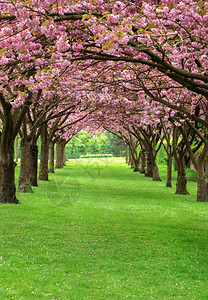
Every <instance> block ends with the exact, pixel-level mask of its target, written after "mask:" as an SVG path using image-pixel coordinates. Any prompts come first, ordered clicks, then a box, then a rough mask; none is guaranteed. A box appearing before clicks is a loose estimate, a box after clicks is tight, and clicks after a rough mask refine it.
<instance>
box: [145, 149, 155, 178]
mask: <svg viewBox="0 0 208 300" xmlns="http://www.w3.org/2000/svg"><path fill="white" fill-rule="evenodd" d="M148 148H149V147H147V148H146V173H145V177H153V168H152V155H151V150H150V149H148Z"/></svg>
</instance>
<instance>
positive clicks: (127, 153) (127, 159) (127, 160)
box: [125, 144, 129, 164]
mask: <svg viewBox="0 0 208 300" xmlns="http://www.w3.org/2000/svg"><path fill="white" fill-rule="evenodd" d="M125 157H126V164H128V163H129V146H128V145H127V144H126V156H125Z"/></svg>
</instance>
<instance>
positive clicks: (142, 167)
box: [139, 150, 146, 174]
mask: <svg viewBox="0 0 208 300" xmlns="http://www.w3.org/2000/svg"><path fill="white" fill-rule="evenodd" d="M139 156H140V168H139V171H140V173H141V174H145V165H146V157H145V151H144V150H141V151H140V152H139Z"/></svg>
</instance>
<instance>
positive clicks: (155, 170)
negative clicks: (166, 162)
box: [152, 158, 161, 181]
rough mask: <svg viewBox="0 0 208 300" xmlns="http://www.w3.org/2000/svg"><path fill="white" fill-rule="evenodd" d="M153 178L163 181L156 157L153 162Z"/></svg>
mask: <svg viewBox="0 0 208 300" xmlns="http://www.w3.org/2000/svg"><path fill="white" fill-rule="evenodd" d="M152 180H153V181H161V179H160V175H159V168H158V165H157V162H156V158H154V160H153V162H152Z"/></svg>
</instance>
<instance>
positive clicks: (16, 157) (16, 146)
mask: <svg viewBox="0 0 208 300" xmlns="http://www.w3.org/2000/svg"><path fill="white" fill-rule="evenodd" d="M18 140H19V137H18V136H16V140H15V162H16V163H17V162H18Z"/></svg>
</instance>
